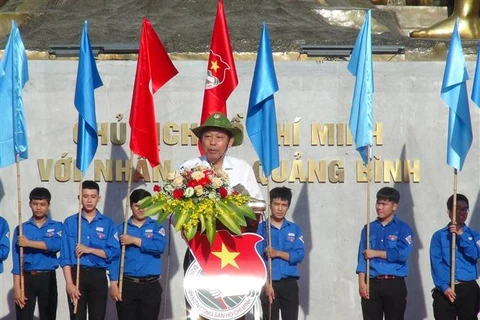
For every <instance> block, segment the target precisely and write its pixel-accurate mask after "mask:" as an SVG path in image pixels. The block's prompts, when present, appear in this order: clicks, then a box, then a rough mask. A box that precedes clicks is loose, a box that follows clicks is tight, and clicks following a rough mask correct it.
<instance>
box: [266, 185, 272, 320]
mask: <svg viewBox="0 0 480 320" xmlns="http://www.w3.org/2000/svg"><path fill="white" fill-rule="evenodd" d="M270 215H271V208H270V176H269V177H268V178H267V247H271V246H272V224H271V220H270ZM267 272H268V274H267V277H268V287H269V289H270V290H273V287H272V285H273V284H272V257H271V256H270V255H268V270H267ZM268 302H269V303H268V320H271V319H272V302H273V301H272V302H271V301H270V298H269V299H268Z"/></svg>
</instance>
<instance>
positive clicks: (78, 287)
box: [73, 176, 83, 314]
mask: <svg viewBox="0 0 480 320" xmlns="http://www.w3.org/2000/svg"><path fill="white" fill-rule="evenodd" d="M82 180H83V176H82V177H80V182H79V184H78V219H77V220H78V224H77V232H78V234H77V246H79V245H80V244H81V243H82V183H83V181H82ZM75 249H76V248H75ZM75 287H76V288H77V290H80V256H77V274H76V278H75ZM77 309H78V300H77V301H75V305H74V307H73V314H77Z"/></svg>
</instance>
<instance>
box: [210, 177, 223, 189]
mask: <svg viewBox="0 0 480 320" xmlns="http://www.w3.org/2000/svg"><path fill="white" fill-rule="evenodd" d="M222 185H223V181H222V179H220V178H218V177H215V178H213V179H212V187H213V188H215V189H218V188H220V187H221V186H222Z"/></svg>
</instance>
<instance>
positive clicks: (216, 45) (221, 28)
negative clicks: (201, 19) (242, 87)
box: [199, 0, 238, 154]
mask: <svg viewBox="0 0 480 320" xmlns="http://www.w3.org/2000/svg"><path fill="white" fill-rule="evenodd" d="M237 85H238V77H237V70H236V69H235V61H234V60H233V52H232V45H231V43H230V36H229V34H228V26H227V20H226V19H225V11H224V9H223V0H218V5H217V16H216V18H215V24H214V26H213V32H212V42H211V44H210V56H209V58H208V67H207V79H206V81H205V94H204V96H203V107H202V117H201V118H200V124H203V123H204V122H205V120H206V119H207V118H208V117H209V116H210V115H212V114H214V113H215V112H221V113H223V114H224V115H227V99H228V97H229V96H230V94H231V93H232V92H233V90H235V88H236V87H237ZM199 150H200V152H201V153H202V154H203V151H202V150H201V148H200V144H199Z"/></svg>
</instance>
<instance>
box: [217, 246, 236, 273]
mask: <svg viewBox="0 0 480 320" xmlns="http://www.w3.org/2000/svg"><path fill="white" fill-rule="evenodd" d="M212 254H213V255H215V256H217V257H218V258H220V260H221V261H222V265H221V268H222V269H223V268H225V267H226V266H227V265H229V264H230V265H232V266H234V267H235V268H237V269H239V268H238V265H237V263H236V262H235V258H236V257H237V256H238V255H239V254H240V252H230V251H228V249H227V247H225V244H224V243H222V251H217V252H212Z"/></svg>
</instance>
